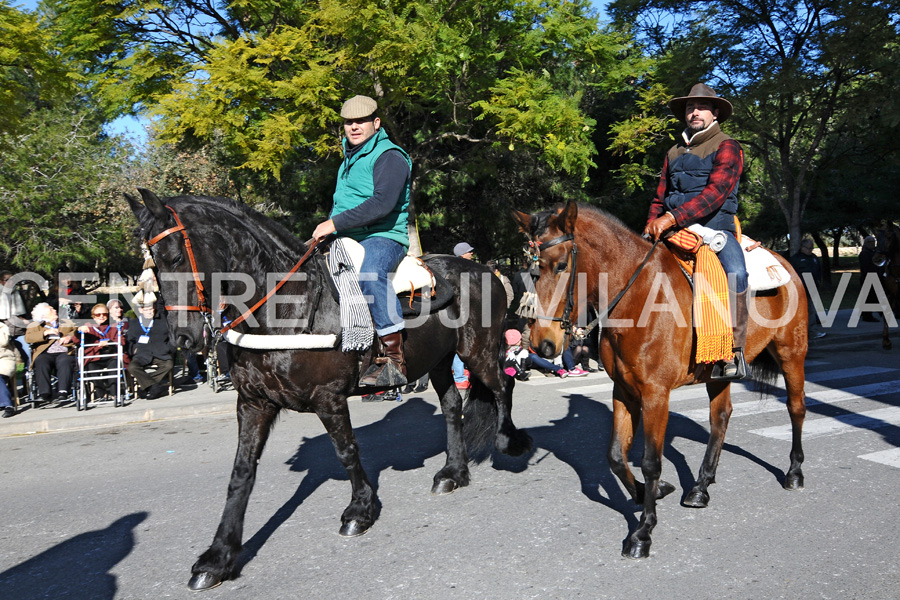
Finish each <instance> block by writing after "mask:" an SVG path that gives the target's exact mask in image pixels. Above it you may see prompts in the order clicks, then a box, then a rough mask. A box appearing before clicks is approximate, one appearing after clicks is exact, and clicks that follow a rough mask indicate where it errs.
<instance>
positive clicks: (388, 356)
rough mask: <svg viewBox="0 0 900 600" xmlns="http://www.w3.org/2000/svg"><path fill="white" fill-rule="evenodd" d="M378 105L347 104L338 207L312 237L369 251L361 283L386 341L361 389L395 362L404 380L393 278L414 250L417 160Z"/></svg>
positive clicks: (365, 101) (361, 100)
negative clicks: (344, 240)
mask: <svg viewBox="0 0 900 600" xmlns="http://www.w3.org/2000/svg"><path fill="white" fill-rule="evenodd" d="M377 111H378V104H377V103H376V102H375V100H373V99H372V98H369V97H368V96H354V97H353V98H350V99H349V100H347V101H346V102H344V105H343V107H342V108H341V117H342V118H343V119H344V142H343V148H344V160H343V162H342V163H341V166H340V169H338V176H337V186H336V187H335V190H334V207H333V208H332V209H331V215H330V217H331V218H329V219H328V220H327V221H324V222H322V223H319V224H318V225H317V226H316V228H315V230H314V231H313V238H315V239H317V240H319V239H322V238H324V237H325V236H327V235H329V234H331V233H335V232H336V233H337V234H338V235H340V236H343V237H350V238H353V239H355V240H356V241H358V242H359V243H360V244H362V246H363V247H364V248H365V250H366V254H365V258H364V259H363V263H362V265H361V266H360V268H359V285H360V288H361V289H362V292H363V295H365V297H366V300H367V302H369V311H370V312H371V313H372V322H373V323H374V325H375V333H377V334H378V337H379V339H380V340H381V346H382V348H383V349H384V354H385V356H384V358H383V359H377V361H376V364H374V365H373V368H370V369H369V370H368V371H367V372H366V373H365V375H363V377H362V379H360V381H359V383H360V385H376V382H377V381H378V378H379V375H381V373H382V371H383V370H384V369H385V368H386V367H387V363H388V362H391V363H393V364H394V367H396V368H397V369H398V370H399V371H400V373H402V375H403V378H404V380H403V381H402V382H397V381H396V380H393V383H394V384H395V385H405V384H406V381H405V377H406V362H405V360H404V358H403V329H404V323H403V317H402V316H401V315H402V314H403V312H402V309H401V307H400V301H399V300H398V299H397V294H396V293H395V292H394V289H393V287H392V285H391V282H390V280H389V278H388V273H391V272H393V271H394V270H395V269H396V268H397V265H398V264H400V261H401V260H402V259H403V257H404V256H405V255H406V252H407V250H408V249H409V234H408V232H407V222H408V220H409V187H410V174H411V172H412V161H411V160H410V158H409V155H408V154H407V153H406V152H405V151H404V150H403V149H402V148H400V147H399V146H397V145H396V144H394V143H393V142H391V140H390V139H388V135H387V132H385V130H384V129H383V128H382V127H381V119H379V118H378V116H377Z"/></svg>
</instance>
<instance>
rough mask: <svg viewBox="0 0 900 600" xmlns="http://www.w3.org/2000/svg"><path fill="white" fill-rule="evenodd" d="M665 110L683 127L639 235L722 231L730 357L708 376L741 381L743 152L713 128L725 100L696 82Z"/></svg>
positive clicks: (727, 110)
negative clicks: (731, 341) (738, 217)
mask: <svg viewBox="0 0 900 600" xmlns="http://www.w3.org/2000/svg"><path fill="white" fill-rule="evenodd" d="M669 108H671V109H672V113H673V114H674V115H675V116H676V117H678V118H679V119H681V120H682V121H684V123H685V125H686V127H685V129H684V131H683V132H682V134H681V139H680V140H679V141H678V143H677V144H675V145H674V146H672V148H670V149H669V152H668V154H666V160H665V163H664V164H663V169H662V174H661V176H660V180H659V186H658V187H657V190H656V196H655V197H654V198H653V201H652V202H651V203H650V212H649V215H648V216H647V226H646V227H645V228H644V233H645V234H648V235H650V237H652V238H653V239H659V237H660V236H662V235H663V234H664V233H665V232H666V231H667V230H669V229H671V228H673V227H679V228H683V227H688V226H690V225H693V224H694V223H699V224H700V225H703V226H705V227H709V228H711V229H717V230H719V231H723V232H725V233H726V238H727V241H726V243H725V247H724V248H723V249H722V250H721V251H719V253H718V257H719V262H721V263H722V269H723V270H724V271H725V274H726V275H727V277H728V292H729V297H730V298H732V302H731V306H732V307H733V313H732V314H733V315H734V323H733V327H734V359H733V360H732V361H727V362H725V363H723V364H721V365H719V367H720V368H719V369H718V370H714V372H713V373H714V375H713V377H714V378H715V379H722V380H732V379H741V378H743V377H745V376H746V373H747V363H746V361H745V359H744V346H745V344H746V341H747V268H746V265H745V263H744V253H743V250H742V249H741V246H740V244H739V243H738V241H737V226H736V224H735V215H736V214H737V209H738V199H737V192H738V180H739V179H740V177H741V171H742V170H743V165H744V154H743V150H742V149H741V145H740V144H738V143H737V141H735V140H733V139H732V138H730V137H729V136H727V135H725V133H723V132H722V130H721V129H719V123H722V122H724V121H726V120H727V119H728V117H730V116H731V113H732V106H731V102H729V101H728V100H725V99H724V98H721V97H719V96H717V95H716V92H715V91H714V90H713V89H712V88H711V87H709V86H708V85H706V84H703V83H698V84H697V85H695V86H694V87H692V88H691V91H690V93H689V94H688V95H687V96H684V97H681V98H674V99H673V100H672V101H670V102H669Z"/></svg>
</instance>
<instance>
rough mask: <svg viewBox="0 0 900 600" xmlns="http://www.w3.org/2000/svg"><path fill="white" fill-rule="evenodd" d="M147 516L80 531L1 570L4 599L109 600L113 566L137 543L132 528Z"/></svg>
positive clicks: (113, 591) (141, 514) (134, 515)
mask: <svg viewBox="0 0 900 600" xmlns="http://www.w3.org/2000/svg"><path fill="white" fill-rule="evenodd" d="M147 516H148V513H146V512H136V513H132V514H130V515H125V516H124V517H122V518H120V519H118V520H116V521H114V522H113V523H112V524H111V525H110V526H109V527H106V528H104V529H98V530H95V531H88V532H86V533H80V534H78V535H76V536H75V537H73V538H70V539H68V540H66V541H64V542H61V543H59V544H56V545H55V546H53V547H52V548H49V549H47V550H45V551H44V552H41V553H40V554H38V555H36V556H34V557H32V558H29V559H28V560H26V561H24V562H22V563H20V564H18V565H16V566H15V567H12V568H10V569H7V570H6V571H4V572H3V573H0V590H3V592H2V597H3V598H17V599H20V600H24V599H27V598H54V599H57V598H59V599H62V598H72V599H73V600H82V599H83V598H91V600H112V599H113V598H115V597H116V591H117V587H118V586H117V583H116V577H115V575H113V574H112V573H111V571H112V569H113V568H114V567H115V566H116V565H117V564H119V562H121V561H122V560H123V559H124V558H125V557H126V556H128V555H129V554H131V551H132V550H133V549H134V546H135V538H134V529H135V528H136V527H137V526H138V525H140V524H141V523H142V522H143V521H144V520H145V519H146V518H147Z"/></svg>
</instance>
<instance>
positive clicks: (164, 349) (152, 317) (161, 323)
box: [125, 292, 175, 400]
mask: <svg viewBox="0 0 900 600" xmlns="http://www.w3.org/2000/svg"><path fill="white" fill-rule="evenodd" d="M134 301H135V303H136V304H137V305H138V316H137V318H136V319H134V320H133V321H131V323H130V324H129V326H128V331H127V333H126V334H125V350H126V353H127V354H128V357H129V359H130V360H129V363H128V367H127V371H128V374H129V375H131V376H132V377H134V379H135V380H136V381H137V383H138V385H139V386H140V388H141V391H140V394H141V396H143V397H144V398H146V399H147V400H154V399H156V398H160V397H162V396H164V395H165V394H166V393H167V392H168V387H169V386H168V377H169V373H170V372H171V371H172V368H173V367H174V366H175V360H174V359H175V348H174V346H173V345H172V343H171V341H170V340H169V324H168V322H167V321H166V315H165V312H164V311H165V309H164V308H162V307H161V306H160V307H157V306H156V296H155V294H153V293H152V292H150V293H146V294H145V293H143V292H138V293H137V294H136V295H135V297H134Z"/></svg>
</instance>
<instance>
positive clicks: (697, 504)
mask: <svg viewBox="0 0 900 600" xmlns="http://www.w3.org/2000/svg"><path fill="white" fill-rule="evenodd" d="M681 505H682V506H687V507H688V508H706V507H707V506H709V494H708V493H706V492H704V491H702V490H691V493H690V494H688V495H687V496H685V498H684V501H683V502H682V503H681Z"/></svg>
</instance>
